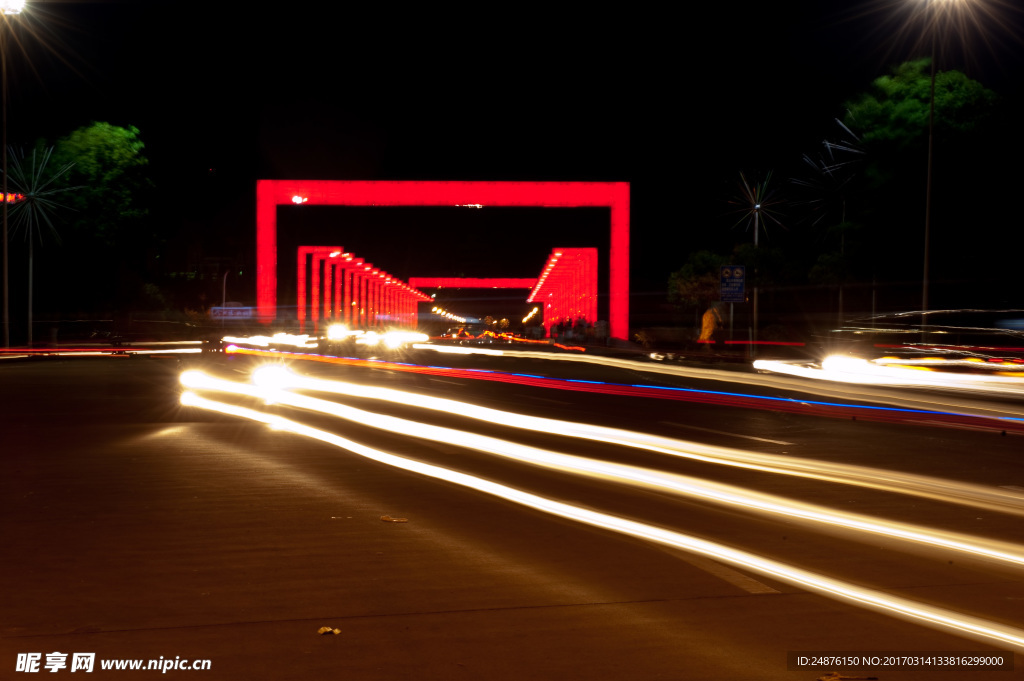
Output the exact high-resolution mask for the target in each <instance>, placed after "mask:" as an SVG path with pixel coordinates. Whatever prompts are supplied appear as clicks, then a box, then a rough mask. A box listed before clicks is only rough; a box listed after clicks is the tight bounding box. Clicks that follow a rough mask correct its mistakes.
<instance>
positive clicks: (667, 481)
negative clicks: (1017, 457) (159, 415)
mask: <svg viewBox="0 0 1024 681" xmlns="http://www.w3.org/2000/svg"><path fill="white" fill-rule="evenodd" d="M186 374H188V377H187V378H186V377H185V375H184V374H183V376H182V382H183V383H186V385H189V386H190V387H193V388H199V389H209V390H220V391H223V392H230V393H240V394H244V395H249V396H255V395H259V396H261V397H262V398H263V399H265V400H266V401H267V402H269V403H273V404H282V405H287V406H291V407H295V408H298V409H305V410H308V411H313V412H317V413H321V414H330V415H332V416H336V417H338V418H342V419H346V420H349V421H354V422H356V423H359V424H362V425H364V426H369V427H373V428H378V429H381V430H386V431H389V432H393V433H401V434H403V435H408V436H410V437H418V438H421V439H426V440H431V441H434V442H442V443H446V444H451V445H455V446H459V447H466V448H469V449H475V450H478V451H482V452H486V453H489V454H495V455H498V456H502V457H506V458H510V459H513V460H516V461H521V462H525V463H530V464H534V465H537V466H543V467H545V468H550V469H554V470H558V471H562V472H568V473H573V474H580V475H586V476H589V477H596V478H600V479H605V480H611V481H615V482H621V483H628V484H633V485H639V486H643V487H648V488H653V489H658V490H661V491H665V492H671V493H673V494H678V495H681V496H685V497H690V498H696V499H700V500H703V501H711V502H713V503H717V504H720V505H725V506H729V507H732V508H738V509H741V510H744V511H754V512H761V513H769V514H772V515H777V516H783V517H786V518H788V519H798V520H801V521H804V522H808V523H812V524H818V525H827V526H831V527H834V528H841V529H844V530H854V531H859V532H866V533H869V534H875V535H881V536H886V537H890V538H894V539H900V540H904V541H910V542H915V543H919V544H924V545H929V546H933V547H938V548H943V549H947V550H952V551H958V552H963V553H968V554H971V555H973V556H975V557H980V558H986V559H989V560H997V561H1001V562H1005V563H1010V564H1012V565H1016V566H1024V552H1022V551H1021V549H1020V547H1018V546H1016V545H1013V544H1010V543H1006V542H997V541H993V540H979V539H976V538H974V537H968V536H966V535H959V534H956V533H951V532H942V531H937V530H932V529H929V528H922V527H917V526H914V525H910V524H906V523H899V522H895V521H879V520H876V519H872V518H869V517H868V516H863V515H858V514H854V513H846V512H835V511H830V510H828V509H826V508H824V507H821V506H817V505H814V504H808V503H800V502H795V501H789V500H785V499H783V498H781V497H778V496H774V495H770V494H762V493H757V492H752V491H747V490H744V489H741V488H738V487H734V486H732V485H724V484H719V483H712V482H708V481H704V480H699V479H697V478H693V477H688V476H682V475H675V474H671V473H664V472H661V471H656V470H652V469H645V468H638V467H635V466H626V465H623V464H617V463H611V462H607V461H599V460H596V459H589V458H585V457H580V456H573V455H568V454H562V453H558V452H552V451H549V450H543V449H538V448H535V447H528V446H525V445H520V444H518V443H515V442H510V441H508V440H501V439H498V438H493V437H488V436H485V435H479V434H476V433H470V432H466V431H461V430H455V429H452V428H444V427H441V426H434V425H430V424H425V423H419V422H416V421H410V420H407V419H400V418H397V417H393V416H387V415H384V414H377V413H373V412H368V411H365V410H362V409H356V408H355V407H349V406H346V405H342V404H338V403H336V402H330V401H326V400H321V399H317V398H314V397H308V396H305V395H297V394H294V393H291V392H288V391H286V390H282V389H281V388H283V387H284V386H285V385H286V382H287V381H288V380H289V379H290V378H291V377H295V374H293V373H291V372H289V371H287V370H286V369H283V368H280V367H267V368H265V369H262V370H259V371H257V372H256V373H255V374H254V376H253V380H254V382H255V383H256V384H257V385H256V386H255V387H253V386H249V385H246V384H241V383H237V382H235V381H228V380H223V379H217V378H213V377H211V376H208V375H206V374H203V373H201V372H198V371H190V372H186ZM310 382H311V383H312V382H313V381H310ZM409 397H415V396H414V395H410V396H409ZM492 422H493V421H492ZM549 432H555V433H557V432H558V431H549Z"/></svg>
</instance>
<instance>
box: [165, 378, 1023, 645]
mask: <svg viewBox="0 0 1024 681" xmlns="http://www.w3.org/2000/svg"><path fill="white" fill-rule="evenodd" d="M181 402H182V404H184V405H187V406H193V407H197V408H202V409H208V410H211V411H216V412H220V413H223V414H229V415H232V416H237V417H240V418H246V419H250V420H253V421H258V422H262V423H265V424H267V425H268V426H270V427H271V428H274V429H276V430H282V431H287V432H291V433H295V434H297V435H302V436H305V437H309V438H313V439H316V440H319V441H321V442H324V443H327V444H331V445H333V446H335V447H339V448H341V449H345V450H348V451H350V452H353V453H355V454H358V455H360V456H363V457H366V458H368V459H371V460H373V461H377V462H379V463H383V464H386V465H389V466H393V467H396V468H399V469H402V470H406V471H410V472H414V473H418V474H420V475H424V476H427V477H431V478H434V479H438V480H444V481H446V482H450V483H453V484H457V485H460V486H463V487H467V488H470V489H474V490H477V491H480V492H484V493H486V494H490V495H492V496H495V497H498V498H501V499H505V500H507V501H511V502H514V503H517V504H520V505H522V506H525V507H528V508H532V509H535V510H538V511H542V512H544V513H549V514H553V515H556V516H559V517H562V518H567V519H570V520H575V521H577V522H581V523H584V524H586V525H590V526H592V527H598V528H602V529H606V530H610V531H613V532H618V533H620V534H625V535H629V536H633V537H637V538H640V539H645V540H647V541H653V542H657V543H660V544H664V545H666V546H671V547H673V548H677V549H681V550H684V551H690V552H694V553H697V554H700V555H703V556H706V557H708V558H712V559H714V560H718V561H721V562H724V563H727V564H729V565H732V566H734V567H737V568H740V569H744V570H750V571H752V572H755V573H758V574H760V575H763V576H766V577H769V578H772V579H777V580H779V581H782V582H785V583H788V584H792V585H794V586H797V587H799V588H802V589H807V590H809V591H813V592H815V593H818V594H821V595H823V596H826V597H829V598H833V599H837V600H841V601H844V602H847V603H851V604H853V605H856V606H859V607H863V608H868V609H871V610H874V611H877V612H881V613H884V614H886V615H889V616H895V617H901V618H904V619H907V620H909V621H912V622H915V623H918V624H921V625H924V626H929V627H933V628H937V629H942V630H944V631H948V632H951V633H953V634H956V635H959V636H964V637H967V638H970V639H973V640H978V641H983V642H986V643H993V644H997V645H1008V646H1011V647H1013V648H1014V649H1016V650H1018V651H1024V631H1022V630H1020V629H1017V628H1014V627H1009V626H1006V625H1003V624H999V623H996V622H991V621H988V620H985V619H982V618H980V617H974V616H970V615H964V614H961V613H957V612H954V611H951V610H948V609H945V608H939V607H936V606H930V605H927V604H923V603H919V602H916V601H912V600H910V599H906V598H901V597H898V596H893V595H890V594H886V593H884V592H881V591H877V590H874V589H868V588H865V587H861V586H857V585H855V584H851V583H849V582H845V581H842V580H838V579H833V578H831V577H827V576H825V575H822V574H819V573H815V572H812V571H809V570H804V569H801V568H797V567H793V566H790V565H787V564H785V563H782V562H780V561H775V560H771V559H768V558H764V557H762V556H758V555H756V554H752V553H749V552H746V551H741V550H739V549H735V548H732V547H728V546H725V545H723V544H718V543H715V542H711V541H707V540H704V539H700V538H697V537H693V536H690V535H686V534H682V533H680V532H674V531H671V530H667V529H664V528H660V527H656V526H653V525H647V524H644V523H640V522H637V521H632V520H626V519H624V518H619V517H616V516H613V515H609V514H605V513H599V512H597V511H591V510H589V509H585V508H580V507H578V506H573V505H571V504H566V503H563V502H559V501H555V500H553V499H549V498H545V497H541V496H538V495H535V494H531V493H529V492H525V491H523V490H519V489H516V488H513V487H509V486H507V485H502V484H500V483H496V482H493V481H490V480H485V479H483V478H479V477H476V476H472V475H467V474H465V473H459V472H457V471H452V470H449V469H446V468H442V467H440V466H434V465H431V464H426V463H423V462H419V461H414V460H412V459H407V458H405V457H401V456H397V455H395V454H390V453H388V452H384V451H381V450H378V449H374V448H371V447H367V446H365V445H361V444H359V443H357V442H354V441H351V440H348V439H345V438H342V437H340V436H338V435H335V434H333V433H330V432H327V431H323V430H320V429H317V428H312V427H310V426H306V425H303V424H300V423H298V422H295V421H292V420H289V419H286V418H283V417H281V416H277V415H273V414H265V413H262V412H259V411H256V410H253V409H248V408H245V407H240V406H237V405H231V404H227V403H223V402H217V401H215V400H210V399H207V398H204V397H200V396H199V395H196V394H195V393H193V392H191V391H186V392H183V393H182V396H181Z"/></svg>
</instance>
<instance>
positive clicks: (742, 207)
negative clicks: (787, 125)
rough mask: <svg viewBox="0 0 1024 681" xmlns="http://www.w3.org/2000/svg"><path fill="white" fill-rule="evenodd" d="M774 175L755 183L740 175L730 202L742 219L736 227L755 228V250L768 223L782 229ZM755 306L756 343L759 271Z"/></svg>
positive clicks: (755, 285) (779, 199)
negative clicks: (736, 191) (773, 180)
mask: <svg viewBox="0 0 1024 681" xmlns="http://www.w3.org/2000/svg"><path fill="white" fill-rule="evenodd" d="M771 181H772V173H771V171H768V173H767V174H766V175H765V176H764V177H763V178H761V179H757V180H755V181H754V182H751V181H749V180H747V176H746V175H745V174H744V173H742V172H741V173H740V183H739V193H738V195H736V196H735V197H733V198H732V199H730V200H729V203H731V204H733V205H734V206H738V208H737V209H736V212H737V213H739V214H740V219H739V220H738V221H737V222H736V225H734V227H735V226H737V225H740V224H741V223H746V227H747V229H749V228H750V227H751V226H753V228H754V248H757V246H758V235H759V234H760V233H761V229H762V228H764V229H765V230H766V231H767V226H768V223H774V224H775V225H777V226H779V227H782V221H781V215H780V213H779V210H778V209H779V206H781V205H782V203H783V201H782V199H781V198H780V197H779V195H778V191H777V190H776V188H775V186H774V185H772V183H771ZM754 280H755V283H754V301H753V302H754V304H753V319H752V324H751V336H752V340H753V341H754V342H757V324H758V320H757V308H758V300H757V299H758V288H759V287H758V286H757V271H756V270H755V271H754ZM750 352H751V355H753V352H754V348H753V346H751V348H750Z"/></svg>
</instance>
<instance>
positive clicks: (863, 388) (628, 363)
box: [418, 344, 1024, 418]
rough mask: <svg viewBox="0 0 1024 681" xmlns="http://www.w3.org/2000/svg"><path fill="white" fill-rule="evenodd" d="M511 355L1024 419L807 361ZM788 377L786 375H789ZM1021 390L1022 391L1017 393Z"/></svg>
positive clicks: (1016, 410) (1011, 411) (1018, 410)
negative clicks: (827, 377) (837, 378)
mask: <svg viewBox="0 0 1024 681" xmlns="http://www.w3.org/2000/svg"><path fill="white" fill-rule="evenodd" d="M418 347H419V349H422V350H434V351H436V352H445V350H444V349H443V347H444V346H441V345H431V344H424V345H422V346H418ZM460 352H463V353H465V354H473V353H477V354H490V353H488V352H487V350H486V349H485V348H474V347H467V348H464V349H463V350H460ZM502 354H504V355H506V356H509V357H521V358H524V359H543V360H548V361H553V362H554V361H557V362H582V363H585V364H597V365H600V366H607V367H613V368H619V369H627V370H630V371H642V372H644V373H652V374H663V375H668V376H679V377H684V378H696V379H700V380H707V381H718V382H725V383H740V384H743V385H754V386H761V387H766V388H775V389H781V390H789V391H796V392H802V393H805V394H811V395H819V396H822V397H829V398H833V399H846V400H850V399H854V400H868V401H872V402H875V403H878V404H885V405H888V406H892V407H898V408H903V409H923V410H935V411H949V412H957V413H962V414H970V415H976V416H985V417H988V418H1007V417H1008V418H1024V407H1021V406H1019V405H1010V404H1002V403H999V404H996V403H992V404H979V403H978V402H977V401H974V400H971V401H968V400H963V399H959V398H958V397H957V396H955V395H934V394H922V395H908V394H906V393H905V392H903V393H901V392H897V391H894V390H886V387H887V385H895V384H894V383H889V384H883V383H876V384H870V383H868V382H864V381H857V382H835V383H830V382H827V381H823V380H821V379H822V378H823V376H822V374H821V373H820V372H819V371H818V370H813V369H809V368H807V367H805V366H802V364H803V363H795V362H783V361H773V360H758V361H756V362H754V368H755V369H757V370H758V371H762V372H772V373H773V374H776V375H770V374H756V373H740V372H736V371H722V370H719V369H706V368H702V367H688V366H681V365H673V364H661V363H656V362H645V361H637V360H632V359H622V358H619V357H602V356H600V355H588V354H569V353H558V352H536V351H532V350H515V349H508V350H504V351H503V353H502ZM784 374H785V375H784ZM793 377H798V378H802V379H811V380H810V381H806V380H800V381H796V380H793ZM1015 380H1016V381H1018V384H1019V385H1022V386H1024V381H1022V380H1021V378H1019V377H1016V378H1015ZM901 387H922V386H920V385H913V386H912V385H908V384H902V386H901ZM924 387H929V388H937V387H942V388H946V389H950V390H952V389H956V390H957V392H959V393H961V394H963V393H982V394H983V393H986V392H999V390H997V389H995V388H993V387H992V386H981V385H972V384H962V383H960V384H952V385H946V386H939V385H929V386H924ZM1014 392H1016V391H1014Z"/></svg>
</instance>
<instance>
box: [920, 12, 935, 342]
mask: <svg viewBox="0 0 1024 681" xmlns="http://www.w3.org/2000/svg"><path fill="white" fill-rule="evenodd" d="M935 2H936V0H928V8H929V9H930V10H931V12H930V19H931V21H930V22H927V23H926V24H925V26H926V27H927V28H929V30H930V31H931V39H932V77H931V91H930V95H929V102H928V171H927V173H926V174H925V187H924V270H923V272H922V274H921V339H922V340H924V333H925V331H924V329H925V327H926V326H927V325H928V261H929V257H928V253H929V249H930V242H931V218H932V147H933V145H934V139H935V57H936V53H935V44H936V42H937V41H936V38H935V32H936V31H935V25H934V21H935V9H934V4H935ZM929 23H930V24H931V25H930V26H929V25H928V24H929Z"/></svg>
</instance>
